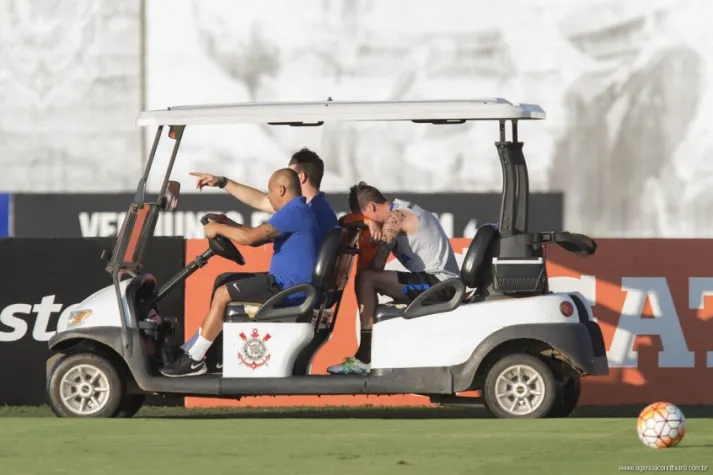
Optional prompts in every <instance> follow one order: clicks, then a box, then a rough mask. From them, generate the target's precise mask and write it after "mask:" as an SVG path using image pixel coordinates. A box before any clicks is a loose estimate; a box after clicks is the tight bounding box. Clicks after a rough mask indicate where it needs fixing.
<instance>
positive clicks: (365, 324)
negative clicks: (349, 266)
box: [354, 270, 405, 371]
mask: <svg viewBox="0 0 713 475" xmlns="http://www.w3.org/2000/svg"><path fill="white" fill-rule="evenodd" d="M355 286H356V290H357V302H358V303H359V317H360V320H361V335H360V339H359V349H358V350H357V352H356V354H355V355H354V356H355V358H356V360H358V362H359V363H357V364H361V365H368V364H370V363H371V336H372V335H371V330H372V327H373V326H374V313H375V312H376V306H377V305H378V303H379V299H378V294H380V293H381V294H384V295H387V296H389V297H391V298H393V299H394V300H396V301H403V300H404V299H405V295H404V293H403V289H404V285H402V284H400V283H399V279H398V274H396V272H394V271H381V272H379V271H373V270H365V271H364V272H363V273H362V274H361V275H360V276H359V279H358V282H355ZM358 371H361V367H360V369H359V370H358Z"/></svg>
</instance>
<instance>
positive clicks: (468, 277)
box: [374, 224, 500, 322]
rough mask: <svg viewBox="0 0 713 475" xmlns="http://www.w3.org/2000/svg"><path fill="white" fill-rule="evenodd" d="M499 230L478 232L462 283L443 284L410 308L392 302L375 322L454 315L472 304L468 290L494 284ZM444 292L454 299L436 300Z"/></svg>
mask: <svg viewBox="0 0 713 475" xmlns="http://www.w3.org/2000/svg"><path fill="white" fill-rule="evenodd" d="M499 236H500V235H499V233H498V228H497V226H496V225H494V224H485V225H483V226H481V227H480V228H478V232H476V233H475V237H473V240H472V241H471V243H470V246H469V247H468V252H467V253H466V255H465V258H464V259H463V265H462V266H461V271H460V279H448V280H444V281H443V282H440V283H438V284H436V285H434V286H433V287H431V288H430V289H428V290H427V291H425V292H424V293H422V294H420V295H419V296H418V297H417V298H416V299H415V300H414V301H413V302H411V303H410V304H402V303H396V302H388V303H386V304H383V305H379V306H377V308H376V313H375V314H374V321H375V322H380V321H384V320H388V319H391V318H398V317H403V318H416V317H420V316H424V315H432V314H434V313H444V312H450V311H451V310H454V309H455V308H456V307H458V306H459V305H460V304H461V303H465V302H467V301H468V300H467V299H466V296H465V290H466V287H469V288H474V289H478V290H479V291H480V290H481V289H485V288H487V286H488V285H490V282H491V281H492V275H493V272H492V266H491V265H490V262H492V257H493V255H495V253H496V252H497V247H498V242H499ZM444 290H450V291H451V293H452V295H453V297H452V298H451V299H450V300H448V301H443V299H442V298H438V297H436V296H437V295H439V294H440V293H441V292H442V291H444Z"/></svg>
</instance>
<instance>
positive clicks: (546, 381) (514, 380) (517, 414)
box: [483, 353, 557, 419]
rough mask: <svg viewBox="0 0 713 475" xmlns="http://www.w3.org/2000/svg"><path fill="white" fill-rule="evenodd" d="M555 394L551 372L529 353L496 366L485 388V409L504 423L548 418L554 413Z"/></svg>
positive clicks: (503, 361) (505, 359)
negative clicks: (513, 420) (514, 420)
mask: <svg viewBox="0 0 713 475" xmlns="http://www.w3.org/2000/svg"><path fill="white" fill-rule="evenodd" d="M556 393H557V380H556V379H555V375H554V374H553V373H552V370H550V368H549V367H548V366H547V365H546V364H545V363H544V362H543V361H542V360H540V359H539V358H536V357H535V356H532V355H529V354H526V353H518V354H514V355H509V356H506V357H504V358H502V359H501V360H499V361H498V362H497V363H495V364H494V365H493V366H492V367H491V368H490V371H489V372H488V375H487V376H486V378H485V385H484V386H483V399H484V400H485V407H486V408H487V409H488V411H489V412H490V413H491V414H493V415H494V416H496V417H498V418H503V419H505V418H507V419H525V418H532V419H537V418H541V417H545V416H547V414H549V413H550V412H551V411H552V408H553V406H554V403H555V400H556V395H557V394H556Z"/></svg>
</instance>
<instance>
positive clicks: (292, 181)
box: [267, 168, 302, 210]
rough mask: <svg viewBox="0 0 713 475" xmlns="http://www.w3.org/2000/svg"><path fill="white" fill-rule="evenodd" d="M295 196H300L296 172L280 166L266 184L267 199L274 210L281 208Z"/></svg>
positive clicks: (300, 191) (300, 190)
mask: <svg viewBox="0 0 713 475" xmlns="http://www.w3.org/2000/svg"><path fill="white" fill-rule="evenodd" d="M297 196H302V189H301V188H300V179H299V177H298V176H297V172H295V171H294V170H291V169H289V168H281V169H279V170H277V171H276V172H275V173H273V174H272V176H271V177H270V182H269V183H268V185H267V199H268V200H270V204H271V205H272V207H273V208H275V210H278V209H280V208H282V207H283V206H285V205H286V204H287V203H288V202H289V201H290V200H291V199H292V198H295V197H297Z"/></svg>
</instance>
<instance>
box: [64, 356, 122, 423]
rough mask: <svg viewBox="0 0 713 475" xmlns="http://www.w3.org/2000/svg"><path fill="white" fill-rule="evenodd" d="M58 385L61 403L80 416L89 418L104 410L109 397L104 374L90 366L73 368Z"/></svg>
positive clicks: (107, 384) (106, 379) (108, 388)
mask: <svg viewBox="0 0 713 475" xmlns="http://www.w3.org/2000/svg"><path fill="white" fill-rule="evenodd" d="M59 384H60V388H59V395H60V397H61V398H62V403H63V404H64V406H65V407H66V408H67V409H69V410H70V411H72V412H73V413H74V414H77V415H80V416H90V415H92V414H96V413H97V412H99V411H101V410H102V409H104V407H106V405H107V403H108V402H109V396H110V395H111V388H110V387H109V378H108V377H107V375H106V373H104V372H103V371H102V370H100V369H99V368H97V367H96V366H92V365H87V364H83V365H78V366H75V367H74V368H72V369H70V370H69V371H67V373H66V374H65V375H64V377H63V378H62V381H60V383H59Z"/></svg>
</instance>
